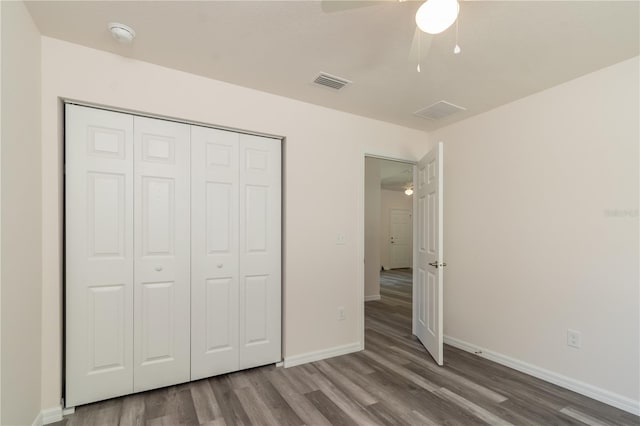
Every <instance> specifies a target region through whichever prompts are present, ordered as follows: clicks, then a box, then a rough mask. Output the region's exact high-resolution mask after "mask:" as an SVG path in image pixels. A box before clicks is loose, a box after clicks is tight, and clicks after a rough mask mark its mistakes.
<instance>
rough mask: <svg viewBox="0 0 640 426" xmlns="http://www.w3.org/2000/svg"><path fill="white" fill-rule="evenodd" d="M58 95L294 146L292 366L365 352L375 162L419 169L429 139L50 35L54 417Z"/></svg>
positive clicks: (47, 192)
mask: <svg viewBox="0 0 640 426" xmlns="http://www.w3.org/2000/svg"><path fill="white" fill-rule="evenodd" d="M336 96H340V94H339V93H338V94H336ZM58 97H68V98H72V99H79V100H83V101H87V102H92V103H98V104H103V105H109V106H116V107H121V108H126V109H130V110H136V111H142V112H149V113H155V114H161V115H165V116H170V117H176V118H183V119H190V120H195V121H200V122H205V123H211V124H217V125H222V126H229V127H234V128H239V129H247V130H252V131H258V132H265V133H271V134H276V135H283V136H286V143H285V145H284V179H285V182H286V183H285V188H284V210H283V212H284V240H283V242H284V315H285V323H284V336H283V337H284V341H285V348H284V350H285V356H286V357H292V356H294V355H300V354H304V353H307V352H313V351H318V350H322V349H327V348H331V347H335V346H340V345H347V344H352V343H358V342H359V340H360V331H361V330H360V329H359V327H360V326H361V324H360V318H361V316H360V313H361V310H362V306H361V304H360V303H358V302H359V300H360V297H361V292H362V289H361V288H360V287H359V284H358V283H359V282H360V280H362V279H363V277H362V259H363V258H364V253H363V252H362V251H361V250H362V248H360V247H361V244H362V243H360V244H359V243H358V242H357V241H356V238H357V237H358V234H359V231H358V230H359V229H363V228H364V224H363V223H362V222H363V220H362V217H361V212H362V210H363V206H362V204H361V203H362V202H363V201H362V193H361V192H360V191H363V186H364V182H363V174H364V170H363V164H364V161H363V158H362V157H363V153H364V152H372V151H376V152H384V153H386V154H388V155H391V156H397V157H399V158H406V159H416V158H418V157H419V156H421V155H422V154H423V153H424V152H425V151H426V150H427V142H426V134H425V133H423V132H419V131H416V130H411V129H407V128H403V127H399V126H395V125H392V124H388V123H383V122H379V121H375V120H370V119H366V118H362V117H358V116H355V115H351V114H346V113H342V112H338V111H334V110H330V109H327V108H322V107H318V106H314V105H310V104H306V103H303V102H298V101H293V100H291V99H287V98H283V97H279V96H275V95H271V94H266V93H262V92H258V91H255V90H251V89H247V88H242V87H238V86H234V85H231V84H227V83H223V82H219V81H214V80H211V79H207V78H203V77H199V76H195V75H192V74H187V73H184V72H180V71H175V70H171V69H168V68H163V67H160V66H157V65H152V64H149V63H144V62H140V61H135V60H131V59H127V58H124V57H120V56H117V55H113V54H109V53H105V52H100V51H97V50H93V49H89V48H86V47H81V46H78V45H74V44H70V43H67V42H63V41H59V40H55V39H51V38H48V37H43V39H42V130H43V138H42V150H43V157H42V171H43V175H42V184H43V193H42V202H43V209H44V211H46V212H47V214H46V215H44V216H43V244H44V247H43V268H44V270H43V274H44V283H43V286H44V287H43V321H42V323H43V327H44V329H43V352H44V353H45V354H46V356H44V357H43V372H42V373H43V395H42V396H43V407H52V406H55V405H57V404H58V401H59V398H60V386H61V385H60V375H61V369H60V366H61V354H62V348H61V330H62V324H61V313H60V312H61V300H62V299H61V298H62V290H61V288H62V287H61V271H60V267H61V255H62V251H61V250H62V249H61V241H62V240H61V223H62V222H61V212H62V205H61V182H62V180H61V176H62V175H61V161H62V156H61V153H62V151H61V150H62V141H61V137H60V134H61V133H60V132H61V125H62V116H61V108H60V101H59V99H58ZM328 188H331V190H329V189H328ZM334 188H337V190H336V189H334ZM339 233H342V234H344V235H345V236H346V244H344V245H336V236H337V234H339ZM338 306H344V307H345V308H346V316H347V318H346V320H345V321H338V320H337V309H338Z"/></svg>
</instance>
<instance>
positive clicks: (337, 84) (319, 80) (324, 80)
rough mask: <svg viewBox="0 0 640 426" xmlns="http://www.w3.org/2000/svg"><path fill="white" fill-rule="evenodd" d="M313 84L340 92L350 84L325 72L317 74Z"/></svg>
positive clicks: (344, 79)
mask: <svg viewBox="0 0 640 426" xmlns="http://www.w3.org/2000/svg"><path fill="white" fill-rule="evenodd" d="M313 82H314V83H316V84H319V85H321V86H326V87H330V88H332V89H335V90H340V89H342V88H343V87H344V86H346V85H347V84H351V82H350V81H349V80H347V79H346V78H342V77H336V76H335V75H331V74H327V73H326V72H321V73H320V74H318V76H317V77H316V79H315V80H313Z"/></svg>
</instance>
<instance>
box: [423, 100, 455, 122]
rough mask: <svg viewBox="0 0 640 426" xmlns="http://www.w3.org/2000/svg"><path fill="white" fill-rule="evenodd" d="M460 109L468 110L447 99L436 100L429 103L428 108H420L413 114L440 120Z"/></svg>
mask: <svg viewBox="0 0 640 426" xmlns="http://www.w3.org/2000/svg"><path fill="white" fill-rule="evenodd" d="M459 111H466V108H463V107H461V106H458V105H454V104H452V103H449V102H446V101H440V102H436V103H435V104H433V105H429V106H428V107H426V108H422V109H419V110H418V111H416V112H414V113H413V115H417V116H418V117H421V118H426V119H429V120H439V119H441V118H444V117H448V116H450V115H451V114H455V113H456V112H459Z"/></svg>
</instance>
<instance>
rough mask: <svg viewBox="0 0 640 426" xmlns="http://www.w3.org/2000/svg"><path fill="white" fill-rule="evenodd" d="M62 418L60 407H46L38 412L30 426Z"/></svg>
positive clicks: (57, 420)
mask: <svg viewBox="0 0 640 426" xmlns="http://www.w3.org/2000/svg"><path fill="white" fill-rule="evenodd" d="M60 420H62V407H61V406H57V407H53V408H47V409H45V410H42V411H40V412H39V413H38V416H37V417H36V418H35V420H34V421H33V423H31V426H43V425H48V424H50V423H55V422H59V421H60Z"/></svg>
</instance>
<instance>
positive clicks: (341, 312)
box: [338, 306, 347, 321]
mask: <svg viewBox="0 0 640 426" xmlns="http://www.w3.org/2000/svg"><path fill="white" fill-rule="evenodd" d="M345 319H347V313H346V312H345V310H344V306H339V307H338V321H344V320H345Z"/></svg>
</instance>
